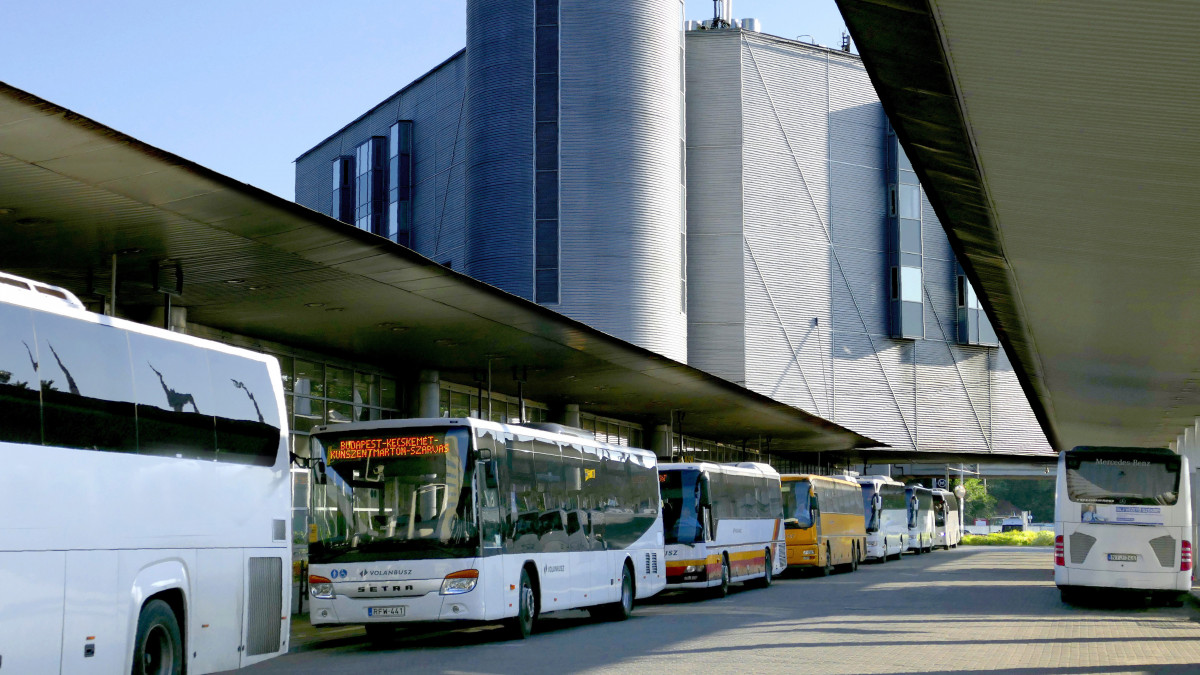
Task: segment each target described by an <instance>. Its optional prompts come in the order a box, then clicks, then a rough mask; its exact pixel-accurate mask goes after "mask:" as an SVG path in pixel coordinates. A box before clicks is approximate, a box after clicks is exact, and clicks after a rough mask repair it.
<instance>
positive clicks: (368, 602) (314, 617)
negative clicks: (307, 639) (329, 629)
mask: <svg viewBox="0 0 1200 675" xmlns="http://www.w3.org/2000/svg"><path fill="white" fill-rule="evenodd" d="M475 590H476V591H477V590H479V589H478V588H476V589H475ZM310 600H311V605H310V609H309V614H308V616H309V620H310V621H311V622H312V625H314V626H329V625H336V624H368V623H418V622H421V621H483V620H484V619H485V618H486V617H485V615H484V606H483V605H484V603H483V594H482V593H476V592H475V591H471V592H468V593H462V594H458V595H440V594H438V593H427V594H425V595H423V596H420V597H408V598H349V597H346V596H344V595H338V596H334V598H333V599H332V600H322V599H320V598H310ZM399 607H402V608H403V609H402V610H399V611H402V612H403V616H398V615H397V613H396V612H397V610H396V609H395V608H399ZM372 608H391V609H387V610H385V611H388V612H390V613H389V614H387V615H383V616H371V615H370V613H369V610H371V609H372ZM376 611H378V610H376Z"/></svg>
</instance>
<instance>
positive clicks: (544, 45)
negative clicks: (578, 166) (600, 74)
mask: <svg viewBox="0 0 1200 675" xmlns="http://www.w3.org/2000/svg"><path fill="white" fill-rule="evenodd" d="M558 10H559V3H558V0H536V12H537V24H538V25H537V28H536V32H535V35H534V69H535V71H536V76H535V81H534V121H535V123H536V131H535V134H534V168H535V171H536V176H535V178H534V284H533V286H534V290H533V293H534V301H535V302H539V303H557V302H558V301H559V287H558V286H559V275H558V265H559V259H558V251H559V241H558V237H559V231H558V209H559V204H558V168H559V164H558V134H559V126H558V115H559V109H558V95H559V79H558V77H559V75H558V65H559V64H558V51H559V33H558V30H559V26H558Z"/></svg>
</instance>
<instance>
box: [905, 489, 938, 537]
mask: <svg viewBox="0 0 1200 675" xmlns="http://www.w3.org/2000/svg"><path fill="white" fill-rule="evenodd" d="M904 494H905V498H907V500H908V550H910V551H914V552H916V553H917V554H921V553H927V552H929V551H932V550H933V540H934V536H935V535H936V534H937V530H936V529H935V526H934V516H933V491H932V490H930V489H929V488H927V487H924V486H921V485H909V486H908V487H906V488H905V489H904Z"/></svg>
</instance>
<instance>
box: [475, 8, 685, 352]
mask: <svg viewBox="0 0 1200 675" xmlns="http://www.w3.org/2000/svg"><path fill="white" fill-rule="evenodd" d="M681 40H682V4H681V3H680V2H679V0H621V1H620V2H584V1H583V0H563V1H562V3H561V37H560V45H561V53H560V58H561V61H560V68H561V84H560V86H561V92H562V93H561V103H560V124H561V140H560V148H561V154H560V160H559V161H560V180H561V198H560V222H561V256H562V268H561V269H562V272H561V274H562V276H561V279H562V284H561V303H560V304H559V305H558V306H557V307H556V309H558V310H559V311H560V312H562V313H563V314H566V315H568V316H570V317H572V318H575V319H578V320H580V321H584V322H586V323H588V324H590V325H592V326H595V327H596V328H599V329H600V330H603V331H605V332H607V333H610V334H612V335H616V336H618V337H621V338H623V339H625V340H628V341H630V342H633V343H634V344H637V345H640V346H642V347H646V348H648V349H651V350H653V351H656V352H658V353H660V354H663V355H665V356H668V357H670V358H673V359H677V360H680V361H685V360H686V359H687V317H686V315H685V314H684V312H683V306H682V302H681V294H682V290H683V289H682V281H681V273H682V267H683V259H682V256H683V250H682V246H681V240H680V230H681V227H682V225H683V213H682V190H683V185H682V177H681V173H682V169H683V157H682V151H683V148H682V143H681V139H682V136H683V134H682V130H681V128H680V127H681V124H682V119H683V110H682V106H683V100H682V96H681V89H682V84H683V83H682V73H681V72H680V68H681V66H682V65H683V64H682V59H681V57H680V47H681ZM468 53H469V51H468Z"/></svg>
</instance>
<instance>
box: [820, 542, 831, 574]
mask: <svg viewBox="0 0 1200 675" xmlns="http://www.w3.org/2000/svg"><path fill="white" fill-rule="evenodd" d="M830 574H833V555H832V554H831V553H830V551H829V544H825V564H824V565H822V566H821V567H820V568H818V569H817V576H822V577H827V576H829V575H830Z"/></svg>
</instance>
